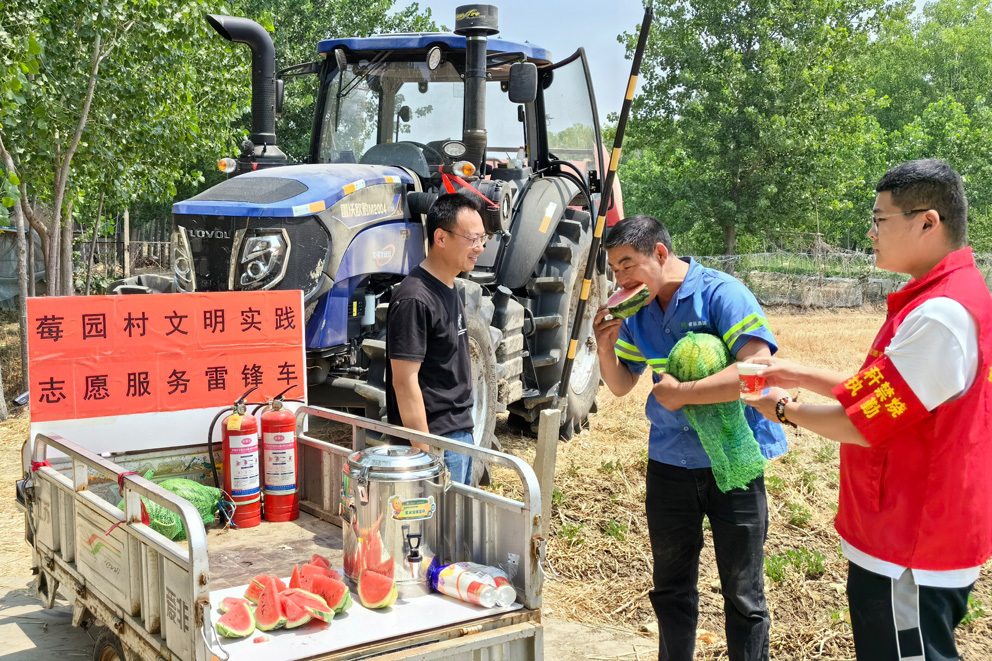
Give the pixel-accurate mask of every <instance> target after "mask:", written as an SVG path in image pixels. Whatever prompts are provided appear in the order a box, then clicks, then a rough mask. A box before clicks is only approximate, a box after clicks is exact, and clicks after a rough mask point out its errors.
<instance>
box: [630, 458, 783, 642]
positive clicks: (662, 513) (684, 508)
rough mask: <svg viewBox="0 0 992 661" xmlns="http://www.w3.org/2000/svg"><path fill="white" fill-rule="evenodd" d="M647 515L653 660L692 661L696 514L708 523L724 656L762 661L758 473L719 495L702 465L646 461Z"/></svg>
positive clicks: (699, 530)
mask: <svg viewBox="0 0 992 661" xmlns="http://www.w3.org/2000/svg"><path fill="white" fill-rule="evenodd" d="M645 505H646V509H647V519H648V535H649V536H650V539H651V553H652V555H653V556H654V589H653V590H651V592H650V593H649V598H650V599H651V605H652V606H653V607H654V612H655V615H656V616H657V617H658V629H659V632H660V634H661V635H660V638H661V640H660V642H659V650H658V659H659V661H692V657H693V651H694V649H695V646H696V623H697V621H698V619H699V591H698V590H697V589H696V582H697V581H698V579H699V552H700V551H701V550H702V548H703V516H704V515H706V516H707V517H709V520H710V525H711V527H712V528H713V546H714V550H715V551H716V566H717V570H718V571H719V574H720V584H721V585H722V589H723V610H724V613H725V615H726V618H727V622H726V631H727V650H728V655H729V657H730V659H731V661H764V660H767V659H768V627H769V624H770V619H769V616H768V608H767V606H766V604H765V587H764V576H763V573H764V548H765V537H766V536H767V534H768V502H767V500H766V499H765V479H764V476H762V477H758V478H755V479H754V480H753V481H752V482H751V483H750V484H748V485H747V487H746V488H744V489H732V490H730V491H728V492H727V493H723V492H722V491H720V490H719V489H718V488H717V486H716V480H715V479H714V478H713V471H712V469H710V468H677V467H675V466H670V465H668V464H663V463H660V462H658V461H654V460H653V459H652V460H650V461H648V476H647V501H646V504H645Z"/></svg>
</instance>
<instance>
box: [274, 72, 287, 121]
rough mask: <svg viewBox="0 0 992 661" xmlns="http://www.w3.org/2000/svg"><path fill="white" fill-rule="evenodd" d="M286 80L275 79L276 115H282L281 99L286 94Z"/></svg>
mask: <svg viewBox="0 0 992 661" xmlns="http://www.w3.org/2000/svg"><path fill="white" fill-rule="evenodd" d="M285 85H286V81H284V80H283V79H281V78H280V79H278V80H276V117H282V100H283V98H284V97H285V95H286V88H285Z"/></svg>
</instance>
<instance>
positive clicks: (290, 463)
mask: <svg viewBox="0 0 992 661" xmlns="http://www.w3.org/2000/svg"><path fill="white" fill-rule="evenodd" d="M262 447H264V448H265V452H264V454H265V457H264V459H263V461H264V466H263V472H264V482H265V491H266V493H276V494H291V493H296V434H294V433H293V432H288V433H287V432H265V433H264V434H262Z"/></svg>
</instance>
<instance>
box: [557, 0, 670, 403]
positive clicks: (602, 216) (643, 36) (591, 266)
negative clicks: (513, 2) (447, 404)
mask: <svg viewBox="0 0 992 661" xmlns="http://www.w3.org/2000/svg"><path fill="white" fill-rule="evenodd" d="M653 19H654V9H653V8H652V7H651V6H650V5H648V6H647V7H646V8H645V9H644V20H643V21H642V22H641V31H640V35H638V38H637V48H635V49H634V58H633V61H632V62H631V65H630V80H629V81H628V82H627V94H626V95H625V96H624V99H623V106H622V107H621V108H620V120H619V121H618V122H617V134H616V137H615V138H614V139H613V153H612V155H611V156H610V169H609V171H608V172H607V174H606V183H605V184H604V185H603V195H602V197H601V198H600V200H599V208H598V210H597V215H598V217H597V218H596V232H595V234H593V238H592V245H591V246H590V248H589V259H588V260H587V261H586V270H585V273H584V274H583V276H582V278H583V279H582V291H581V293H580V294H579V302H578V305H576V306H575V318H574V319H573V320H572V337H571V339H570V340H569V342H568V354H567V355H566V357H565V365H564V368H563V369H562V373H561V382H560V383H559V384H558V401H559V403H563V398H564V397H566V395H567V394H568V381H569V378H570V377H571V375H572V364H573V362H574V361H575V352H576V350H577V348H578V346H579V339H580V338H579V334H580V332H581V328H580V327H579V320H580V319H582V317H583V316H584V315H585V312H586V306H587V305H588V301H589V291H590V290H591V289H592V279H593V277H594V276H595V274H596V257H597V256H598V254H599V249H600V246H601V245H602V244H603V230H604V229H605V228H606V213H607V211H609V208H610V202H612V198H613V182H614V181H615V180H616V177H617V166H618V165H619V163H620V151H621V146H622V144H623V134H624V132H626V130H627V119H628V118H629V117H630V107H631V105H632V103H633V100H634V89H635V88H636V87H637V77H638V75H639V74H640V72H641V60H642V59H643V58H644V49H645V48H646V47H647V44H648V33H649V32H650V31H651V21H652V20H653Z"/></svg>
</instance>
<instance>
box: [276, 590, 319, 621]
mask: <svg viewBox="0 0 992 661" xmlns="http://www.w3.org/2000/svg"><path fill="white" fill-rule="evenodd" d="M279 599H280V600H282V610H283V613H286V611H287V610H288V609H287V608H286V604H290V605H291V606H292V607H293V608H296V609H298V610H299V611H300V617H299V619H292V618H290V617H289V616H288V615H287V616H286V624H284V625H283V626H284V627H285V628H286V629H295V628H296V627H301V626H303V625H304V624H306V623H307V622H309V621H310V620H312V619H313V615H311V614H310V613H309V612H308V611H307V609H305V608H303V606H300V605H299V604H297V603H296V602H295V601H293V600H292V599H290V598H289V597H288V596H283V595H282V593H280V594H279Z"/></svg>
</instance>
